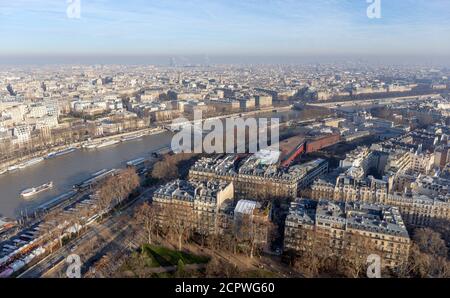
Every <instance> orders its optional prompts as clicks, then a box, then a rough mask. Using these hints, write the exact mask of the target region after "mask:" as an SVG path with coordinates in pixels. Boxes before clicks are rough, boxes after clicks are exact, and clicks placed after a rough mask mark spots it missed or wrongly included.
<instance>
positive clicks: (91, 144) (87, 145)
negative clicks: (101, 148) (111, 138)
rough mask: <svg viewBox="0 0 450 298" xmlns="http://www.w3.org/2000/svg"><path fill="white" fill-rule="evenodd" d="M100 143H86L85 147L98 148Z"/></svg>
mask: <svg viewBox="0 0 450 298" xmlns="http://www.w3.org/2000/svg"><path fill="white" fill-rule="evenodd" d="M97 146H98V144H97V143H88V144H84V145H83V148H84V149H95V148H97Z"/></svg>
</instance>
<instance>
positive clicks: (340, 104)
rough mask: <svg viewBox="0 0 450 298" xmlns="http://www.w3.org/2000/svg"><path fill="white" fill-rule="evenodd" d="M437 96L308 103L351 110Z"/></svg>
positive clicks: (437, 95) (436, 96)
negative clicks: (352, 108)
mask: <svg viewBox="0 0 450 298" xmlns="http://www.w3.org/2000/svg"><path fill="white" fill-rule="evenodd" d="M439 97H440V95H439V94H428V95H417V96H406V97H392V98H380V99H361V100H348V101H338V102H326V103H309V104H308V105H310V106H316V107H324V108H331V109H339V108H351V107H358V106H370V105H390V104H398V103H406V102H410V101H417V100H427V99H428V98H439Z"/></svg>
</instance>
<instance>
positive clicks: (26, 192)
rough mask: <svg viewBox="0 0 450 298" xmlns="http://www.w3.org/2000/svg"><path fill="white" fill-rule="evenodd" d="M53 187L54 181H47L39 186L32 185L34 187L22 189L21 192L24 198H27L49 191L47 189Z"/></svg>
mask: <svg viewBox="0 0 450 298" xmlns="http://www.w3.org/2000/svg"><path fill="white" fill-rule="evenodd" d="M52 188H53V181H50V182H49V183H45V184H43V185H41V186H37V187H32V188H29V189H26V190H24V191H22V192H21V193H20V195H21V196H22V197H23V198H25V199H27V198H30V197H32V196H35V195H37V194H39V193H41V192H44V191H47V190H49V189H52Z"/></svg>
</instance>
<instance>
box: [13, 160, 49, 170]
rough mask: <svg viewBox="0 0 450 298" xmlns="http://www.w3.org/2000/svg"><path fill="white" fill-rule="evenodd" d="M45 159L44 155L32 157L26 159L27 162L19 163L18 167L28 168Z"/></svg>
mask: <svg viewBox="0 0 450 298" xmlns="http://www.w3.org/2000/svg"><path fill="white" fill-rule="evenodd" d="M43 160H44V158H43V157H37V158H33V159H30V160H28V161H26V162H23V163H21V164H19V165H18V168H19V169H25V168H27V167H30V166H33V165H35V164H38V163H40V162H41V161H43Z"/></svg>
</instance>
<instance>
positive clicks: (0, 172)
mask: <svg viewBox="0 0 450 298" xmlns="http://www.w3.org/2000/svg"><path fill="white" fill-rule="evenodd" d="M6 172H8V169H4V170H0V175H3V174H5V173H6Z"/></svg>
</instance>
